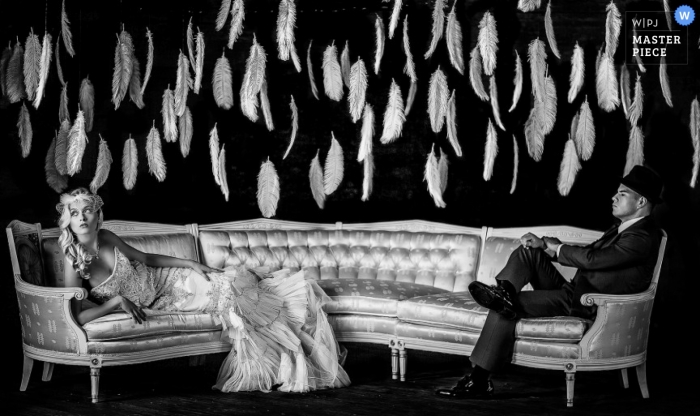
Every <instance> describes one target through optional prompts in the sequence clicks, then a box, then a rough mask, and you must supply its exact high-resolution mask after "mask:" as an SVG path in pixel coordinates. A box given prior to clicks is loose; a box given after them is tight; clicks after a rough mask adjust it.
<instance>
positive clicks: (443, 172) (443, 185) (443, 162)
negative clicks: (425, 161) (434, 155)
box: [438, 148, 449, 195]
mask: <svg viewBox="0 0 700 416" xmlns="http://www.w3.org/2000/svg"><path fill="white" fill-rule="evenodd" d="M448 168H449V166H448V162H447V154H445V152H444V151H443V150H442V148H440V160H438V172H440V195H444V194H445V189H447V179H448V176H447V171H448Z"/></svg>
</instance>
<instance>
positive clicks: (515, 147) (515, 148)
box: [510, 134, 520, 195]
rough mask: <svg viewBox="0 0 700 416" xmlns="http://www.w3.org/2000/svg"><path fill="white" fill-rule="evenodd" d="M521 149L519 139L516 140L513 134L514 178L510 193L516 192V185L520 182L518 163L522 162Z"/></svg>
mask: <svg viewBox="0 0 700 416" xmlns="http://www.w3.org/2000/svg"><path fill="white" fill-rule="evenodd" d="M518 153H520V149H519V148H518V141H517V140H515V134H514V135H513V180H512V181H511V183H510V194H511V195H513V193H514V192H515V187H516V185H517V184H518V164H519V162H520V156H519V155H518Z"/></svg>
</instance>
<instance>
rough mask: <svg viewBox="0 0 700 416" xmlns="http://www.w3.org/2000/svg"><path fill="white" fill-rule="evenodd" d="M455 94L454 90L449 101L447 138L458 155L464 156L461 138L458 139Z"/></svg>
mask: <svg viewBox="0 0 700 416" xmlns="http://www.w3.org/2000/svg"><path fill="white" fill-rule="evenodd" d="M455 95H456V91H455V90H452V94H451V95H450V99H449V101H448V102H447V114H446V115H445V117H446V120H447V139H448V140H449V141H450V144H451V145H452V147H453V148H454V149H455V154H456V155H457V157H462V147H461V146H460V145H459V140H457V104H456V103H455ZM441 151H442V150H441Z"/></svg>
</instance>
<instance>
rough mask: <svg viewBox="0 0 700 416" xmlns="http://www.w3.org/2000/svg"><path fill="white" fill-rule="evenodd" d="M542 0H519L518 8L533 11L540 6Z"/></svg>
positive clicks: (522, 10)
mask: <svg viewBox="0 0 700 416" xmlns="http://www.w3.org/2000/svg"><path fill="white" fill-rule="evenodd" d="M541 1H542V0H518V10H520V11H521V12H525V13H527V12H531V11H534V10H537V9H539V8H540V4H541Z"/></svg>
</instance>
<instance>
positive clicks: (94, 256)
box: [88, 241, 100, 260]
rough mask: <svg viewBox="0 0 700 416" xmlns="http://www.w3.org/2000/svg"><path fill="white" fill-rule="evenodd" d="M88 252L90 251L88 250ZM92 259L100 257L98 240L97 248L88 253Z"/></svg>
mask: <svg viewBox="0 0 700 416" xmlns="http://www.w3.org/2000/svg"><path fill="white" fill-rule="evenodd" d="M88 254H90V252H88ZM90 255H91V256H92V258H93V259H95V260H99V259H100V242H99V241H98V242H97V250H96V251H95V254H90Z"/></svg>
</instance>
